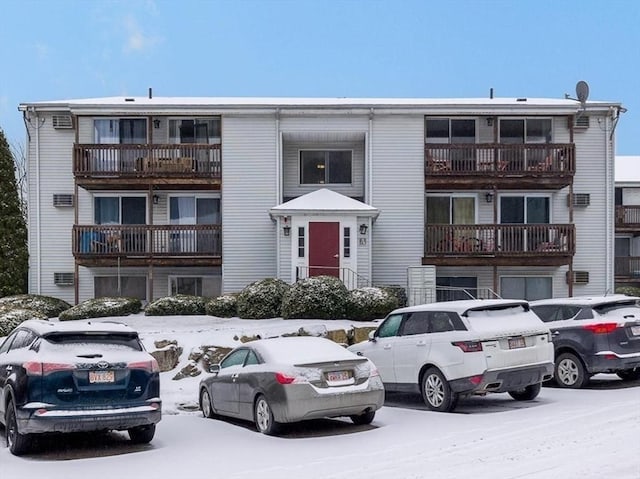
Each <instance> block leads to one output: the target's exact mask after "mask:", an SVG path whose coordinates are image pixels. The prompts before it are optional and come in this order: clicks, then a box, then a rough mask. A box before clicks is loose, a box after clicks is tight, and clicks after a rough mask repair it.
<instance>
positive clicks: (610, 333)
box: [530, 295, 640, 388]
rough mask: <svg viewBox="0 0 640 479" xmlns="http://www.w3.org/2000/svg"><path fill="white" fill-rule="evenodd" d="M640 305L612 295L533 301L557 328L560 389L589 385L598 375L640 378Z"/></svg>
mask: <svg viewBox="0 0 640 479" xmlns="http://www.w3.org/2000/svg"><path fill="white" fill-rule="evenodd" d="M639 301H640V298H636V297H631V296H625V295H612V296H597V297H595V296H594V297H574V298H556V299H543V300H539V301H531V302H530V305H531V309H532V310H533V311H534V312H535V313H536V314H537V315H538V316H539V317H540V319H542V321H544V322H545V323H547V325H548V326H549V329H550V330H551V338H552V341H553V345H554V351H555V381H556V383H557V384H558V385H559V386H561V387H565V388H581V387H584V386H585V385H586V384H587V383H588V382H589V378H590V377H591V376H593V375H594V374H597V373H615V374H617V375H618V376H619V377H620V378H622V379H623V380H629V381H631V380H635V379H640V305H639Z"/></svg>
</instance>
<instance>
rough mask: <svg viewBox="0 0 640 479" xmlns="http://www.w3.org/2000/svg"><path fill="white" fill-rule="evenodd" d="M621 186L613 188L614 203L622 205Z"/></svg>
mask: <svg viewBox="0 0 640 479" xmlns="http://www.w3.org/2000/svg"><path fill="white" fill-rule="evenodd" d="M622 204H623V203H622V188H620V187H618V188H616V189H615V205H616V206H622Z"/></svg>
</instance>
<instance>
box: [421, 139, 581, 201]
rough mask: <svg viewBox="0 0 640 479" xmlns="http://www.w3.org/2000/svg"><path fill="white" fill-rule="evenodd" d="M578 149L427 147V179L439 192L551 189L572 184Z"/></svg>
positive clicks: (550, 145) (566, 145)
mask: <svg viewBox="0 0 640 479" xmlns="http://www.w3.org/2000/svg"><path fill="white" fill-rule="evenodd" d="M574 173H575V145H574V144H572V143H562V144H557V143H555V144H554V143H542V144H501V143H475V144H443V145H440V144H427V145H426V146H425V177H426V178H425V179H426V187H427V189H429V190H438V189H460V188H471V189H490V188H494V187H495V188H499V189H509V188H511V189H513V188H517V189H537V190H539V189H550V190H557V189H560V188H564V187H565V186H567V185H569V184H571V181H572V179H573V175H574Z"/></svg>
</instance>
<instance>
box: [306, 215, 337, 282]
mask: <svg viewBox="0 0 640 479" xmlns="http://www.w3.org/2000/svg"><path fill="white" fill-rule="evenodd" d="M320 275H328V276H336V277H338V278H339V277H340V223H309V276H320Z"/></svg>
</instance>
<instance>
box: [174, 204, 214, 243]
mask: <svg viewBox="0 0 640 479" xmlns="http://www.w3.org/2000/svg"><path fill="white" fill-rule="evenodd" d="M220 221H221V219H220V199H219V198H205V197H203V198H200V197H196V196H171V197H169V224H172V225H217V224H220ZM169 250H170V251H172V252H176V253H195V252H198V253H209V254H219V253H220V252H221V247H220V235H219V230H214V229H213V228H210V229H207V228H204V229H200V228H182V229H181V230H180V231H174V232H172V233H171V235H170V243H169Z"/></svg>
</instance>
